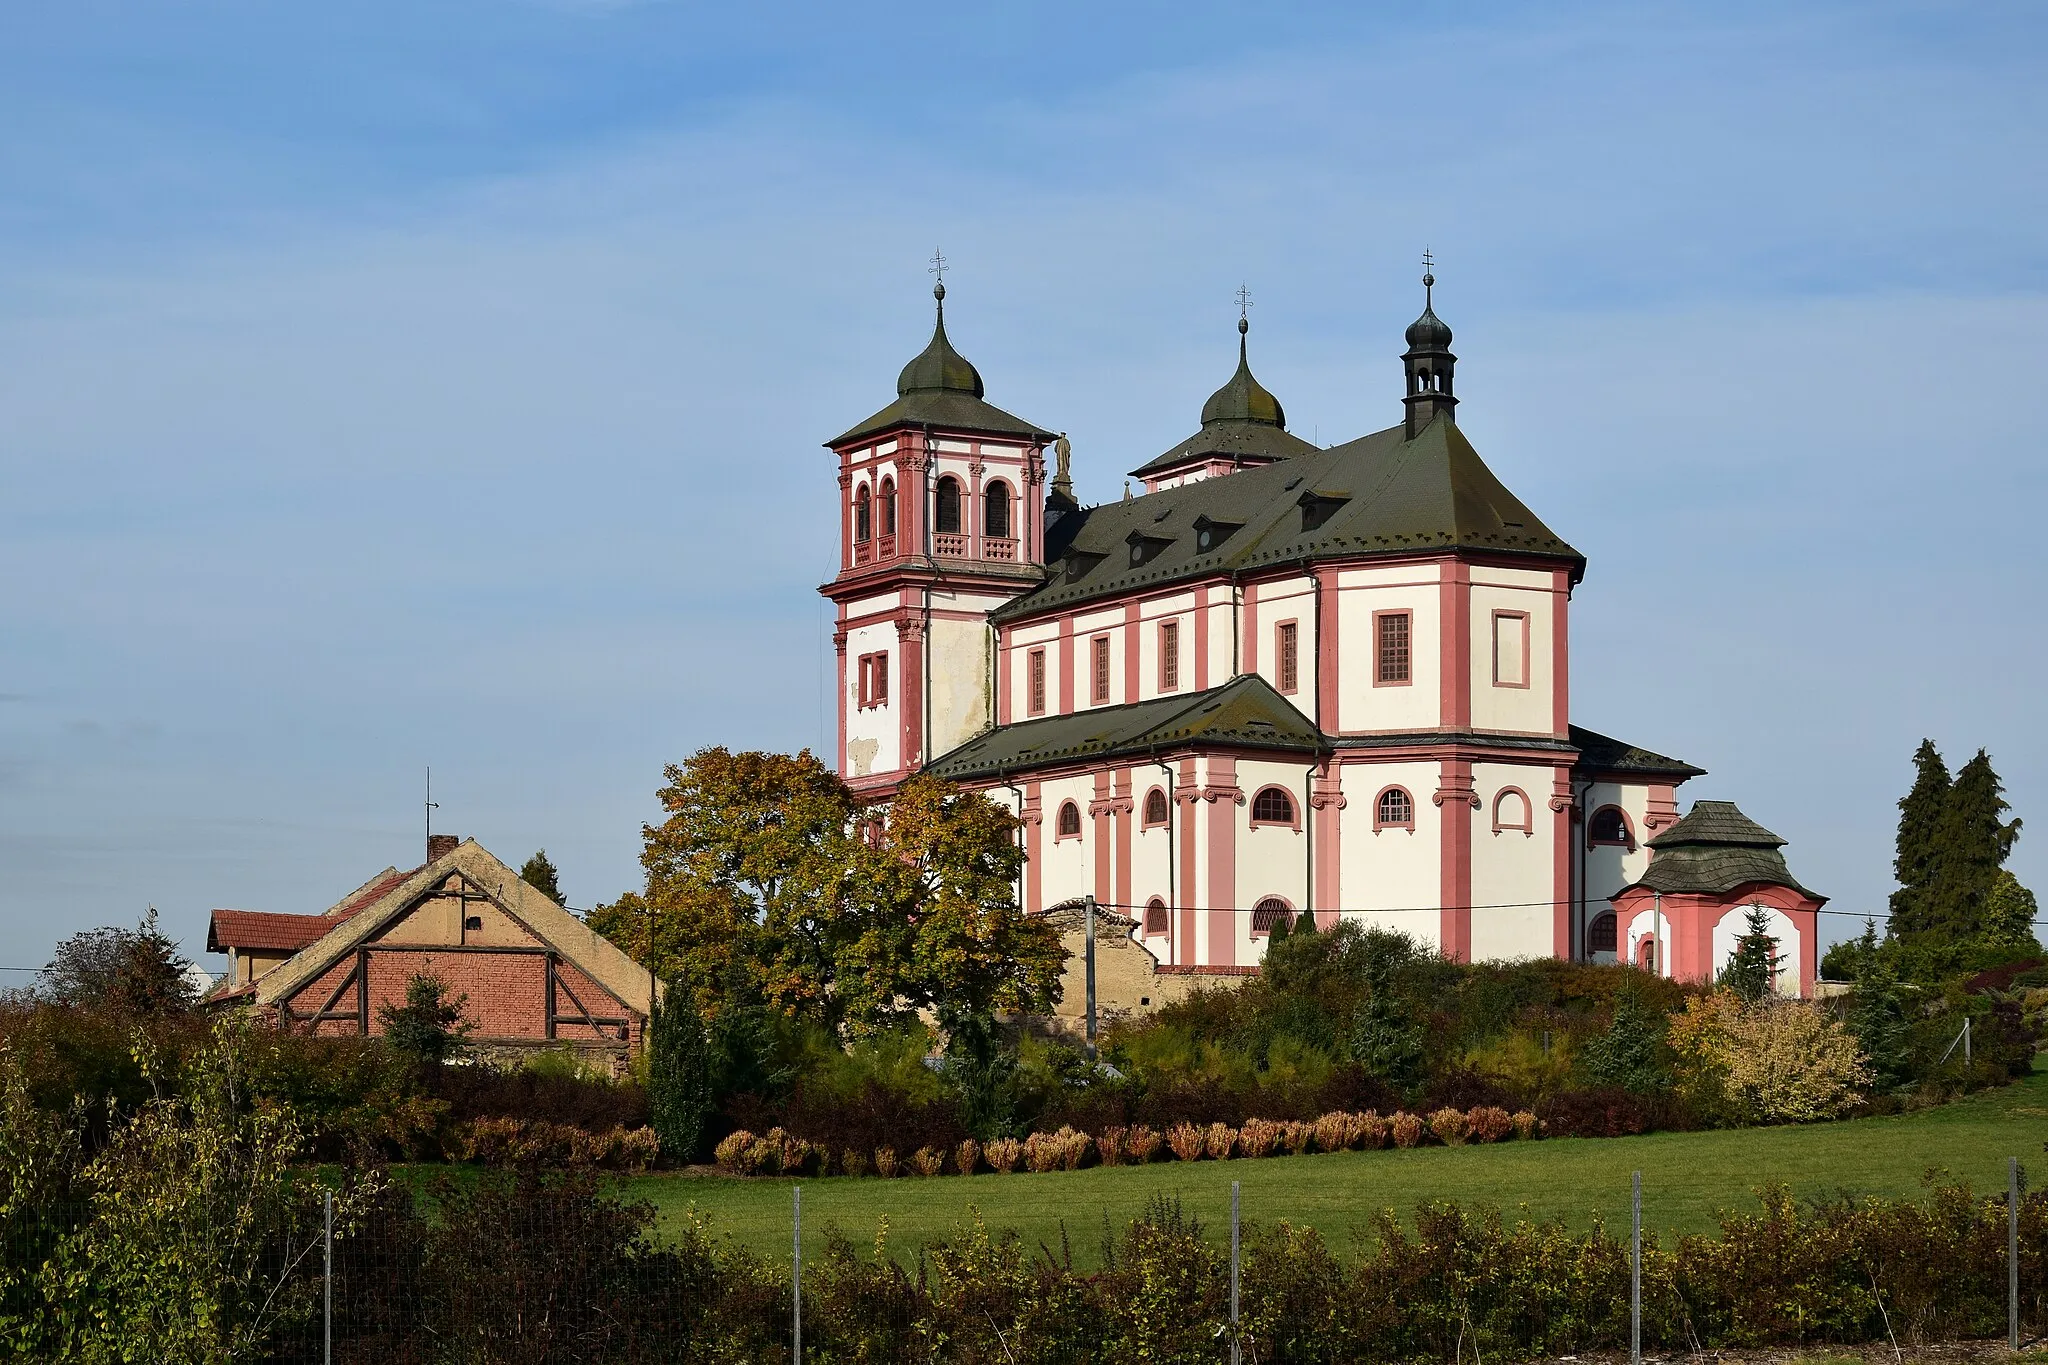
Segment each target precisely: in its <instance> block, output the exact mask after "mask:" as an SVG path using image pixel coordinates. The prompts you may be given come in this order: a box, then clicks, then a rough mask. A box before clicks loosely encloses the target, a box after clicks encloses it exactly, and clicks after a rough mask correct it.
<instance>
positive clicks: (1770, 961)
mask: <svg viewBox="0 0 2048 1365" xmlns="http://www.w3.org/2000/svg"><path fill="white" fill-rule="evenodd" d="M1744 930H1745V932H1744V933H1743V935H1742V938H1741V939H1740V940H1739V941H1738V942H1737V943H1736V945H1735V954H1734V956H1732V957H1730V958H1729V959H1728V965H1727V966H1726V967H1724V968H1722V969H1721V984H1722V985H1724V986H1726V987H1727V988H1728V989H1729V990H1731V991H1734V992H1735V993H1736V994H1737V995H1738V996H1740V997H1741V998H1742V1000H1743V1002H1744V1003H1745V1004H1750V1005H1754V1004H1757V1003H1758V1002H1759V1001H1761V1000H1762V999H1763V998H1764V997H1765V996H1767V995H1769V994H1770V993H1771V988H1772V986H1773V985H1775V984H1776V982H1777V979H1778V940H1777V939H1776V938H1774V937H1772V936H1771V916H1770V912H1769V911H1767V910H1765V909H1764V908H1763V907H1762V906H1761V905H1752V906H1750V907H1749V910H1748V912H1747V923H1746V924H1745V926H1744Z"/></svg>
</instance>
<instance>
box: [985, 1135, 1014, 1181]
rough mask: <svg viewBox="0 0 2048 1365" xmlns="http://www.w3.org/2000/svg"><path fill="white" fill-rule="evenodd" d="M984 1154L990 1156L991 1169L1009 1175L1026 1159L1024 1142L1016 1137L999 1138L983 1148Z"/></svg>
mask: <svg viewBox="0 0 2048 1365" xmlns="http://www.w3.org/2000/svg"><path fill="white" fill-rule="evenodd" d="M983 1154H984V1155H985V1156H986V1157H987V1158H988V1164H989V1169H991V1170H995V1171H1001V1172H1002V1173H1003V1174H1004V1175H1008V1174H1009V1173H1010V1172H1012V1171H1014V1170H1016V1169H1017V1163H1018V1162H1019V1161H1022V1160H1023V1159H1024V1144H1023V1143H1021V1142H1019V1141H1017V1139H1015V1138H997V1139H996V1140H995V1141H994V1142H991V1143H990V1144H989V1145H988V1146H987V1147H986V1148H984V1149H983Z"/></svg>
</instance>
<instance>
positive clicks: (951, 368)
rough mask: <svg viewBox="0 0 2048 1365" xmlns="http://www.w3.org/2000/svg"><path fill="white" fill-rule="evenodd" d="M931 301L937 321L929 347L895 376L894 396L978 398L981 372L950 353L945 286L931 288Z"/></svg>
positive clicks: (963, 357)
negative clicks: (936, 303) (934, 303)
mask: <svg viewBox="0 0 2048 1365" xmlns="http://www.w3.org/2000/svg"><path fill="white" fill-rule="evenodd" d="M932 297H934V298H936V299H937V300H938V301H939V320H938V325H937V326H935V327H934V328H933V329H932V340H931V344H930V345H929V346H926V347H925V348H924V350H922V351H921V352H919V353H918V355H917V357H916V358H915V359H913V360H912V361H911V362H910V363H909V364H908V365H905V366H904V367H903V373H901V374H899V375H897V376H896V392H897V393H898V394H899V395H908V394H913V393H968V394H973V395H974V396H975V397H976V398H980V397H982V396H983V394H984V390H983V388H982V383H981V371H979V370H977V369H975V368H974V366H973V365H972V364H971V363H970V362H969V361H968V359H967V357H966V356H964V355H961V354H960V353H959V352H958V351H956V350H954V349H953V343H952V342H951V341H949V340H947V338H946V286H945V285H943V284H941V285H938V286H937V287H936V288H934V289H933V290H932Z"/></svg>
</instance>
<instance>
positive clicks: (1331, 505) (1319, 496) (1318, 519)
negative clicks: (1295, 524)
mask: <svg viewBox="0 0 2048 1365" xmlns="http://www.w3.org/2000/svg"><path fill="white" fill-rule="evenodd" d="M1350 501H1351V499H1349V498H1345V497H1338V496H1336V495H1334V494H1329V493H1303V494H1302V495H1301V497H1300V499H1299V502H1300V504H1301V529H1302V530H1304V531H1313V530H1316V529H1318V528H1319V527H1321V526H1322V524H1323V523H1324V522H1326V521H1328V520H1329V519H1330V518H1331V517H1334V516H1336V515H1337V512H1338V510H1339V509H1340V508H1342V507H1343V506H1344V504H1345V503H1347V502H1350Z"/></svg>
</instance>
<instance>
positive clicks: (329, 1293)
mask: <svg viewBox="0 0 2048 1365" xmlns="http://www.w3.org/2000/svg"><path fill="white" fill-rule="evenodd" d="M322 1202H323V1203H324V1204H325V1206H326V1208H325V1212H326V1215H327V1217H326V1230H325V1232H324V1234H323V1235H322V1237H321V1246H322V1249H323V1252H324V1255H323V1258H322V1263H321V1271H320V1282H321V1294H322V1297H323V1298H324V1299H325V1300H326V1303H325V1305H324V1306H323V1308H322V1310H321V1318H320V1321H321V1334H320V1335H321V1352H320V1358H321V1360H322V1361H324V1362H325V1365H334V1191H333V1190H329V1191H327V1194H326V1198H325V1199H324V1200H323V1201H322Z"/></svg>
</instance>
